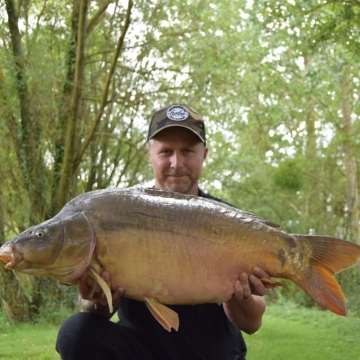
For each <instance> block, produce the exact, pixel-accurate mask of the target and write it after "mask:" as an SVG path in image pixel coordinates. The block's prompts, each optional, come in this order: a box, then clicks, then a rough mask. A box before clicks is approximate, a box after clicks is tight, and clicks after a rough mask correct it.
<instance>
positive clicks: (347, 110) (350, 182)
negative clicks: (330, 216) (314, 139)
mask: <svg viewBox="0 0 360 360" xmlns="http://www.w3.org/2000/svg"><path fill="white" fill-rule="evenodd" d="M340 87H341V94H342V95H343V98H342V106H341V111H342V121H343V126H342V130H343V149H344V161H345V175H346V206H347V210H348V214H349V217H348V228H349V230H350V240H352V241H354V242H356V243H357V244H360V229H359V192H358V179H357V164H356V152H355V144H354V140H355V134H354V132H353V125H352V120H351V112H352V109H351V102H350V96H351V95H350V93H349V81H348V78H347V76H346V75H345V74H344V75H343V77H342V79H341V83H340Z"/></svg>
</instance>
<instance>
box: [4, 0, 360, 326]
mask: <svg viewBox="0 0 360 360" xmlns="http://www.w3.org/2000/svg"><path fill="white" fill-rule="evenodd" d="M0 20H1V21H0V45H1V46H0V140H1V146H0V164H1V166H0V244H2V243H4V242H5V241H7V240H10V239H11V238H12V237H14V236H15V235H17V234H18V233H19V232H21V231H23V230H25V229H26V228H28V227H29V226H31V225H34V224H36V223H39V222H41V221H43V220H45V219H48V218H50V217H52V216H54V215H55V214H56V213H57V212H58V211H59V210H60V209H61V208H62V206H63V205H64V204H65V203H66V202H67V201H69V200H70V199H71V198H73V197H74V196H76V195H78V194H80V193H83V192H85V191H90V190H95V189H104V188H109V187H127V186H133V185H139V184H149V183H150V184H151V180H152V173H151V168H150V166H149V164H148V159H147V155H146V152H145V137H146V132H147V126H148V122H149V120H150V117H151V114H152V113H153V112H154V111H155V110H157V109H158V108H159V107H162V106H166V105H168V104H170V103H173V102H185V103H188V104H189V105H190V106H192V107H194V108H195V109H197V110H198V111H199V112H200V113H201V114H202V115H203V116H204V118H205V121H206V123H207V133H208V139H209V140H208V146H209V149H210V152H209V156H208V159H207V161H206V166H205V168H204V172H203V178H202V182H201V187H202V188H203V189H204V190H205V191H209V192H211V193H212V194H213V195H215V196H219V197H221V198H223V199H224V200H226V201H229V202H231V203H233V204H234V205H236V206H238V207H239V208H241V209H243V210H247V211H251V212H254V213H256V214H258V215H261V216H263V217H266V218H269V219H271V220H273V221H275V222H278V223H280V224H282V226H283V229H284V230H286V231H288V232H292V233H304V234H307V233H310V234H317V235H320V234H321V235H332V236H338V237H341V238H344V239H347V240H350V241H354V242H356V243H359V244H360V225H359V221H360V219H359V216H360V215H359V210H360V206H359V161H360V121H359V115H360V103H359V96H360V75H359V74H360V72H359V68H360V25H359V24H360V3H359V1H357V0H346V1H341V0H322V1H320V0H319V1H318V0H287V1H275V0H268V1H265V0H259V1H251V0H248V1H244V0H231V1H230V0H219V1H214V2H210V1H207V0H181V1H180V0H166V1H165V0H138V1H136V0H129V1H124V0H123V1H121V0H119V1H108V0H97V1H96V0H93V1H90V0H72V1H71V0H63V1H55V0H33V1H31V0H18V1H15V0H0ZM339 281H340V282H341V284H342V287H343V289H344V291H345V293H346V295H347V298H348V302H349V308H350V310H351V311H353V312H354V313H359V312H360V304H358V303H359V301H358V294H359V287H360V276H359V268H354V269H352V270H350V271H347V272H345V273H342V274H340V276H339ZM272 296H273V299H272V300H274V301H276V300H277V299H279V298H282V297H291V298H296V299H297V300H298V301H299V302H301V303H303V304H305V305H310V304H313V303H312V302H311V301H310V300H308V299H307V298H306V297H305V296H304V295H303V294H302V292H301V291H299V290H298V289H295V287H294V286H292V285H291V284H289V285H288V286H286V287H284V288H283V289H280V290H279V291H277V292H274V294H273V295H272ZM0 299H1V300H2V303H1V305H2V308H3V310H4V311H5V312H6V313H7V314H8V316H11V317H13V318H15V319H17V320H28V319H33V318H34V317H36V316H38V314H39V313H41V312H42V311H43V310H42V309H44V308H45V306H46V312H48V313H51V312H52V311H53V312H56V311H57V309H59V308H60V307H63V306H64V307H70V308H75V306H76V305H75V304H76V300H77V298H76V292H75V288H74V287H71V288H67V287H64V286H62V285H59V284H57V283H56V282H55V281H53V280H50V279H47V278H32V277H27V276H24V275H19V276H17V277H16V276H15V275H14V274H13V273H12V272H10V271H6V270H4V267H3V266H0Z"/></svg>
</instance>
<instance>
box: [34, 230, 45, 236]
mask: <svg viewBox="0 0 360 360" xmlns="http://www.w3.org/2000/svg"><path fill="white" fill-rule="evenodd" d="M44 235H45V232H44V230H38V231H37V232H36V236H37V237H43V236H44Z"/></svg>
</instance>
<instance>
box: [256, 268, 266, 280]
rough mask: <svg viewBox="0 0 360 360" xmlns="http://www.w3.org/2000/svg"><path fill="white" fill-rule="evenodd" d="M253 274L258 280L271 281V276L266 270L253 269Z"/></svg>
mask: <svg viewBox="0 0 360 360" xmlns="http://www.w3.org/2000/svg"><path fill="white" fill-rule="evenodd" d="M253 274H254V275H256V276H257V277H258V278H265V279H270V275H269V274H268V273H267V272H266V271H265V270H263V269H261V268H259V267H254V268H253Z"/></svg>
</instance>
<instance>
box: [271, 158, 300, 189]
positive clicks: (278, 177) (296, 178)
mask: <svg viewBox="0 0 360 360" xmlns="http://www.w3.org/2000/svg"><path fill="white" fill-rule="evenodd" d="M274 182H275V186H277V187H279V188H280V189H284V190H289V191H293V192H296V191H299V190H301V188H302V186H303V174H302V164H301V162H300V161H299V160H296V159H290V158H289V159H285V160H284V161H282V162H281V163H280V164H279V166H278V168H277V169H276V170H275V171H274Z"/></svg>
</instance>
